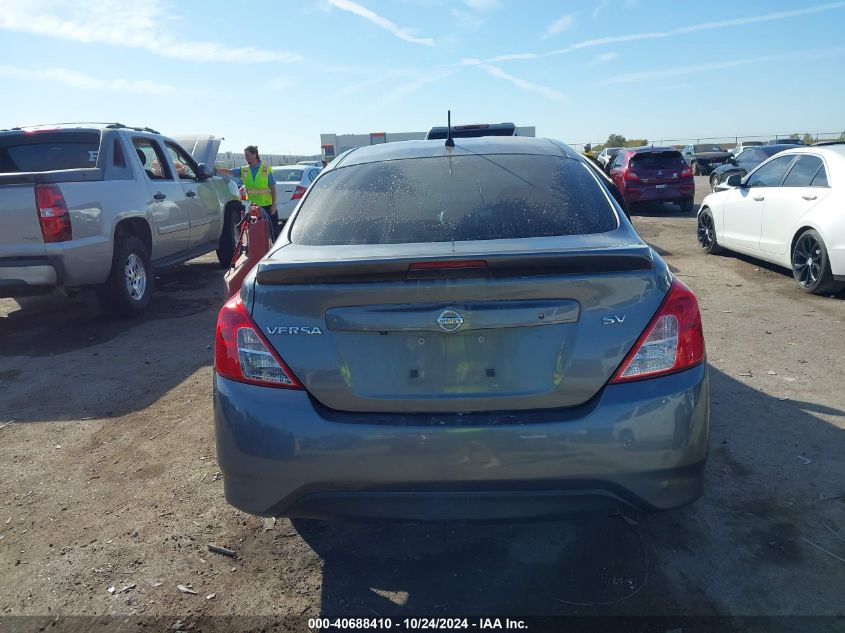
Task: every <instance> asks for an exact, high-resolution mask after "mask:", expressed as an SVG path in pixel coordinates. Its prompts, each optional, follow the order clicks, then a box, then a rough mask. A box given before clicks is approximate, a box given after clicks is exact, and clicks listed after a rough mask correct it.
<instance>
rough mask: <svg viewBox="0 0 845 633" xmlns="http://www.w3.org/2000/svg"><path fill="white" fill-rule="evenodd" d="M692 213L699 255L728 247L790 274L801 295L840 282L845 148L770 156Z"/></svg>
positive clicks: (843, 281)
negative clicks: (696, 227)
mask: <svg viewBox="0 0 845 633" xmlns="http://www.w3.org/2000/svg"><path fill="white" fill-rule="evenodd" d="M727 183H728V184H729V185H731V188H730V189H727V190H725V191H718V192H716V193H711V194H710V195H708V196H707V197H706V198H705V199H704V201H703V202H702V204H701V210H700V211H699V213H698V243H699V245H700V246H701V248H702V249H703V250H704V251H705V252H706V253H718V252H720V251H722V250H725V249H728V250H731V251H736V252H738V253H745V254H746V255H751V256H754V257H758V258H760V259H763V260H765V261H768V262H771V263H773V264H777V265H779V266H783V267H785V268H790V269H792V273H793V276H794V277H795V281H796V283H797V284H798V286H799V287H800V288H801V289H802V290H805V291H806V292H812V293H817V294H827V293H834V292H837V291H838V290H840V289H841V288H842V287H843V285H845V215H843V213H842V209H843V208H845V143H841V144H838V145H829V146H824V147H807V148H795V149H790V150H787V151H783V152H780V153H778V154H775V155H774V156H772V157H771V158H769V159H768V160H767V161H765V162H764V163H762V164H761V165H759V166H758V167H756V168H755V169H753V170H752V171H751V172H750V173H749V174H748V175H747V176H745V178H741V177H740V176H739V175H736V174H735V175H733V176H731V177H729V178H728V180H727Z"/></svg>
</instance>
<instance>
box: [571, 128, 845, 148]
mask: <svg viewBox="0 0 845 633" xmlns="http://www.w3.org/2000/svg"><path fill="white" fill-rule="evenodd" d="M795 135H796V133H795V132H787V133H786V134H756V135H747V136H700V137H688V138H658V139H655V140H653V141H649V143H648V144H649V145H671V146H675V147H679V148H681V147H684V146H685V145H693V144H697V143H715V144H716V145H721V146H722V147H724V148H725V149H727V150H730V149H733V148H734V147H736V146H737V144H739V143H740V141H760V142H763V143H767V142H768V141H770V140H772V139H783V138H794V137H795ZM843 136H845V132H808V133H805V134H802V133H800V132H799V133H798V138H800V139H801V140H803V141H804V142H805V143H808V144H809V143H815V142H817V141H835V140H838V139H840V138H842V137H843ZM606 142H607V141H606V140H603V141H583V142H580V143H568V145H570V146H571V147H574V148H575V149H577V150H579V151H583V149H584V147H585V146H587V145H590V146H591V147H592V148H593V149H595V148H597V147H603V146H604V145H605V143H606Z"/></svg>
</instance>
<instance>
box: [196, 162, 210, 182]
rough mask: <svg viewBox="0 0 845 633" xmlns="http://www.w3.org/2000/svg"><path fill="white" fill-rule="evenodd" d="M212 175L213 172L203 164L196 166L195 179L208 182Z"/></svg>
mask: <svg viewBox="0 0 845 633" xmlns="http://www.w3.org/2000/svg"><path fill="white" fill-rule="evenodd" d="M213 175H214V170H213V169H212V168H211V167H209V166H208V165H206V164H205V163H200V164H199V165H197V178H199V179H200V180H208V179H209V178H211V177H212V176H213Z"/></svg>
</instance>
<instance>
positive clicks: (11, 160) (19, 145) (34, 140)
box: [0, 131, 100, 174]
mask: <svg viewBox="0 0 845 633" xmlns="http://www.w3.org/2000/svg"><path fill="white" fill-rule="evenodd" d="M99 152H100V134H99V133H98V132H65V131H61V132H42V133H39V134H29V133H26V132H23V133H20V134H9V135H4V136H3V138H2V139H0V173H8V174H13V173H22V172H41V171H52V170H56V169H79V168H86V167H96V166H97V159H98V157H99Z"/></svg>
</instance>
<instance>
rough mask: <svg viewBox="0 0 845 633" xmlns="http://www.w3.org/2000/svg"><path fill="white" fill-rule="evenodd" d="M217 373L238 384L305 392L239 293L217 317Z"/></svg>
mask: <svg viewBox="0 0 845 633" xmlns="http://www.w3.org/2000/svg"><path fill="white" fill-rule="evenodd" d="M214 370H215V371H216V372H217V374H218V375H219V376H222V377H223V378H228V379H229V380H235V381H237V382H244V383H248V384H251V385H261V386H264V387H278V388H282V389H302V385H301V384H300V382H299V381H298V380H297V379H296V377H295V376H294V375H293V372H291V370H290V369H288V367H287V365H285V363H284V362H283V361H282V359H281V358H279V356H278V354H276V352H275V351H274V350H273V347H272V345H270V343H269V342H268V341H267V339H266V338H264V335H263V334H262V333H261V331H260V330H259V329H258V326H257V325H256V324H255V321H253V320H252V317H251V316H250V315H249V312H247V309H246V306H245V305H244V303H243V300H242V299H241V296H240V293H236V294H235V295H233V296H232V298H231V299H229V300H228V301H227V302H226V304H225V305H224V306H223V308H221V310H220V314H219V315H218V316H217V334H216V337H215V341H214Z"/></svg>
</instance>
